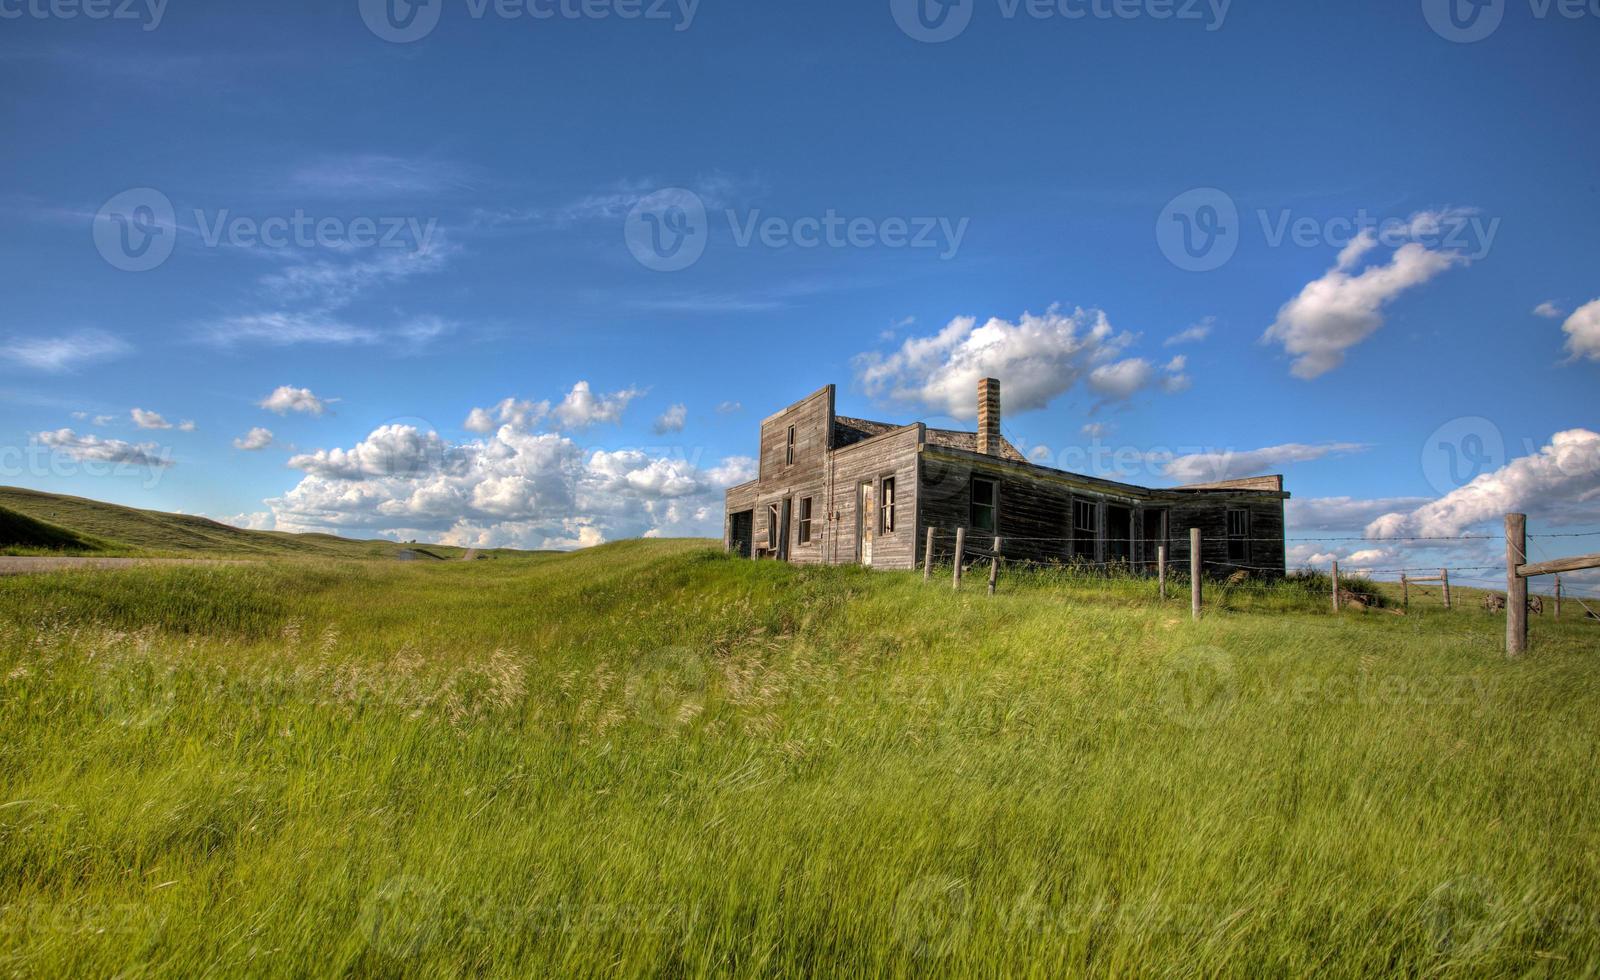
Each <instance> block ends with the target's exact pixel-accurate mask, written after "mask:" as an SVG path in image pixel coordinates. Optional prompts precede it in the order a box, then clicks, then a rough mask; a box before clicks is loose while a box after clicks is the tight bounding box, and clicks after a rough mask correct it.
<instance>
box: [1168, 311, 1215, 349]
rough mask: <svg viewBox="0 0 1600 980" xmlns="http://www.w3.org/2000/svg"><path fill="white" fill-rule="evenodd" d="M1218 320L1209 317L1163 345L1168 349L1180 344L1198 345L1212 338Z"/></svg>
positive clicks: (1182, 331)
mask: <svg viewBox="0 0 1600 980" xmlns="http://www.w3.org/2000/svg"><path fill="white" fill-rule="evenodd" d="M1216 323H1217V318H1216V317H1214V316H1208V317H1206V318H1205V319H1204V320H1201V321H1200V322H1199V323H1196V324H1194V325H1193V326H1190V327H1187V328H1185V329H1183V330H1180V331H1178V332H1177V333H1175V334H1173V335H1172V336H1170V337H1168V338H1167V339H1166V340H1164V341H1162V343H1163V344H1164V345H1165V346H1167V347H1176V346H1177V345H1179V344H1197V343H1199V342H1200V341H1202V340H1205V339H1206V338H1207V337H1209V336H1211V329H1212V328H1213V327H1214V326H1216Z"/></svg>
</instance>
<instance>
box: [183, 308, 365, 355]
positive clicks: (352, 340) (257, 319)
mask: <svg viewBox="0 0 1600 980" xmlns="http://www.w3.org/2000/svg"><path fill="white" fill-rule="evenodd" d="M204 337H205V339H206V340H208V341H209V342H211V343H213V344H216V345H217V346H219V347H231V346H234V345H237V344H264V345H266V346H269V347H289V346H292V345H294V344H328V345H330V346H335V347H348V346H352V345H357V344H376V343H378V342H379V340H381V339H382V337H383V334H382V333H381V332H380V331H378V330H375V329H373V328H371V327H362V326H357V325H355V324H352V323H346V322H345V321H343V320H340V319H338V318H337V317H333V316H329V315H328V314H326V313H321V312H312V313H284V312H270V313H246V314H242V315H239V316H230V317H224V318H222V319H221V320H217V321H216V322H214V323H211V324H208V325H207V326H206V328H205V332H204Z"/></svg>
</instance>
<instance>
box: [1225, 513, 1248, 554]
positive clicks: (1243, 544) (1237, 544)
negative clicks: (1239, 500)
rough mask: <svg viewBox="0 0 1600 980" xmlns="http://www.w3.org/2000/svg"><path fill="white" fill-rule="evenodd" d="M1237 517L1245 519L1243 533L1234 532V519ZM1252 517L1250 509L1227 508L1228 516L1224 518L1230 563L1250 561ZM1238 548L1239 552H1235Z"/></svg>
mask: <svg viewBox="0 0 1600 980" xmlns="http://www.w3.org/2000/svg"><path fill="white" fill-rule="evenodd" d="M1236 515H1237V516H1240V517H1242V518H1243V522H1242V523H1243V531H1242V533H1237V534H1236V533H1234V530H1233V519H1234V517H1235V516H1236ZM1250 516H1251V515H1250V508H1248V507H1229V508H1227V511H1226V516H1224V517H1223V520H1224V521H1225V522H1226V525H1225V527H1226V530H1227V532H1228V560H1229V561H1230V562H1246V563H1248V562H1249V561H1250ZM1236 548H1237V551H1236V550H1235V549H1236Z"/></svg>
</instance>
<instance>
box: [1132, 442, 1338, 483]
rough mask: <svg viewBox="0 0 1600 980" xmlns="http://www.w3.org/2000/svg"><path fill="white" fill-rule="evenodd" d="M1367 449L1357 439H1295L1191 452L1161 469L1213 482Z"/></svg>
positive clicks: (1191, 479) (1193, 480)
mask: <svg viewBox="0 0 1600 980" xmlns="http://www.w3.org/2000/svg"><path fill="white" fill-rule="evenodd" d="M1366 448H1367V447H1366V446H1364V445H1361V444H1359V443H1354V442H1329V443H1323V444H1321V445H1315V446H1312V445H1305V444H1303V443H1298V442H1293V443H1286V444H1284V445H1281V446H1267V447H1264V448H1262V449H1247V450H1244V451H1241V452H1234V451H1231V450H1227V451H1222V452H1208V453H1190V454H1189V455H1186V456H1178V457H1176V458H1174V459H1172V460H1169V461H1168V462H1167V463H1166V464H1165V465H1163V466H1162V468H1161V472H1162V474H1163V475H1165V476H1168V477H1171V478H1173V479H1175V480H1183V481H1186V482H1189V483H1211V482H1215V481H1217V480H1234V479H1238V478H1240V477H1246V476H1259V475H1263V474H1268V473H1272V472H1274V471H1276V470H1277V469H1279V468H1280V467H1283V466H1286V465H1288V464H1290V463H1306V462H1310V461H1312V460H1317V459H1322V458H1323V457H1325V456H1342V455H1345V454H1348V453H1358V452H1361V451H1363V450H1365V449H1366Z"/></svg>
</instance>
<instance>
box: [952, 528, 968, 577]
mask: <svg viewBox="0 0 1600 980" xmlns="http://www.w3.org/2000/svg"><path fill="white" fill-rule="evenodd" d="M966 551H967V529H966V528H964V527H958V528H956V569H955V572H954V574H953V577H952V578H951V579H950V588H952V589H959V588H961V562H962V560H963V559H964V558H965V557H966Z"/></svg>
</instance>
